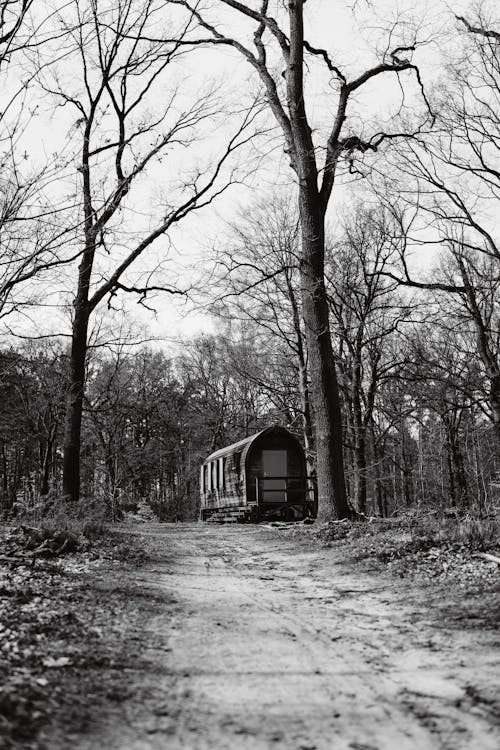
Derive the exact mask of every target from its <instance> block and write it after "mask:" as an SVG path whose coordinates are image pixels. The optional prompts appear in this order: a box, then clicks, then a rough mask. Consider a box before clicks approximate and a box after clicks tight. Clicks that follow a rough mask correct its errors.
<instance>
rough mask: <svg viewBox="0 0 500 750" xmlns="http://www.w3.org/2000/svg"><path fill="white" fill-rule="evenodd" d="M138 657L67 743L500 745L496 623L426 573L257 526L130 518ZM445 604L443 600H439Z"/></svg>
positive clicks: (85, 749) (127, 748) (328, 749)
mask: <svg viewBox="0 0 500 750" xmlns="http://www.w3.org/2000/svg"><path fill="white" fill-rule="evenodd" d="M126 530H127V532H128V533H130V532H131V531H133V532H134V533H137V534H141V535H143V536H144V539H145V544H146V546H147V547H148V548H149V550H150V552H151V554H152V559H153V562H152V563H150V564H149V565H147V566H146V567H144V568H141V569H140V570H139V571H137V573H136V574H135V580H133V581H131V582H130V583H131V585H133V586H135V587H138V588H139V589H141V590H144V591H150V592H154V594H155V596H157V597H158V596H160V597H164V601H165V604H164V606H162V607H160V614H159V615H157V616H154V617H153V618H152V619H151V620H150V621H149V622H147V623H145V625H144V628H143V629H141V631H140V632H138V633H137V634H136V635H137V640H138V642H140V643H141V645H142V648H143V658H144V659H145V660H146V663H147V664H149V669H148V670H145V671H144V674H142V675H141V674H140V673H138V672H137V671H135V672H133V673H131V674H130V675H127V674H126V673H125V674H124V680H130V682H131V683H133V690H132V693H131V695H132V697H131V698H130V699H129V700H127V701H125V702H124V703H122V704H120V705H117V706H116V708H115V709H114V711H113V712H112V713H110V712H109V711H106V712H103V713H102V715H101V716H99V715H98V714H96V721H95V722H94V724H93V726H92V729H91V733H89V734H87V735H86V736H84V737H74V738H72V741H71V747H72V748H76V750H94V749H95V750H97V749H99V750H101V748H106V750H154V749H156V748H158V749H159V748H168V749H172V750H177V749H180V748H182V749H183V750H208V749H210V750H225V749H226V748H227V749H228V750H229V748H231V750H239V749H240V748H241V749H242V750H246V749H247V748H248V749H249V750H250V749H252V750H253V749H257V748H277V749H279V748H283V749H285V748H286V750H333V748H335V750H343V749H344V748H350V749H353V750H406V749H408V750H409V749H410V748H411V749H412V750H414V749H415V750H416V749H417V748H418V750H428V749H429V750H431V749H433V748H440V749H441V748H443V749H448V748H449V749H450V750H452V749H453V750H460V749H461V748H464V750H465V748H467V750H469V749H470V748H474V750H498V748H500V718H499V716H500V713H499V709H500V686H499V675H500V648H499V647H500V636H499V632H498V630H495V629H490V630H485V629H484V628H482V629H478V628H473V627H472V628H471V627H470V626H467V627H463V626H462V625H460V619H459V618H453V617H451V618H450V617H449V607H447V606H445V604H447V603H446V602H444V601H443V602H435V601H433V599H432V596H431V593H432V591H431V589H430V588H429V587H427V588H426V587H421V586H420V587H416V586H413V585H412V584H409V583H408V582H407V581H401V582H400V581H398V580H397V579H394V578H391V577H390V576H385V575H380V574H377V575H376V574H375V573H373V572H372V573H370V572H369V571H363V569H362V567H361V566H359V565H358V566H356V565H354V564H352V563H349V562H346V561H343V560H342V559H339V553H338V552H336V551H335V549H318V548H316V549H313V550H311V549H310V545H308V544H307V543H306V542H305V541H297V540H296V539H294V538H290V537H289V536H284V535H283V534H282V533H281V532H280V531H277V530H276V529H271V528H265V527H258V526H230V527H228V526H226V527H218V526H216V527H214V526H207V525H202V524H184V525H167V524H164V525H159V524H157V525H153V524H150V525H147V526H136V527H131V526H127V527H126ZM447 613H448V614H447Z"/></svg>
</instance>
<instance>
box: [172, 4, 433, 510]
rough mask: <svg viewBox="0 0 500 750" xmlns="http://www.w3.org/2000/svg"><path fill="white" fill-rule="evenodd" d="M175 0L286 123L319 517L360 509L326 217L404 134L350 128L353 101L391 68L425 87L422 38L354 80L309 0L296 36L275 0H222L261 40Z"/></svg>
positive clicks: (297, 17)
mask: <svg viewBox="0 0 500 750" xmlns="http://www.w3.org/2000/svg"><path fill="white" fill-rule="evenodd" d="M172 2H173V3H174V4H176V5H178V6H182V7H184V8H186V9H187V10H188V12H189V14H190V18H194V19H196V20H197V22H198V26H199V28H200V29H202V30H204V32H209V36H208V37H206V36H205V37H203V38H199V39H193V38H191V39H189V40H186V43H191V44H197V45H205V46H206V45H210V44H214V45H225V46H229V47H232V48H233V49H235V50H236V51H237V52H238V53H239V54H241V55H242V56H243V57H244V58H245V60H246V61H247V62H248V63H249V64H250V65H251V66H252V68H253V69H254V71H255V72H256V73H257V75H258V76H259V78H260V81H261V83H262V85H263V87H264V91H265V96H266V101H267V105H268V107H269V109H270V111H271V113H272V115H273V116H274V118H275V120H276V122H277V124H278V126H279V128H280V129H281V133H282V138H283V143H284V150H285V153H286V154H287V156H288V158H289V159H290V164H291V167H292V169H293V171H294V173H295V176H296V178H297V189H298V205H299V217H300V230H301V252H300V260H299V267H300V283H301V296H302V310H303V317H304V325H305V332H306V340H307V349H308V353H309V367H310V377H311V388H312V404H313V413H314V425H315V435H316V448H317V456H318V465H317V470H318V495H319V508H320V510H319V516H320V518H329V517H330V516H332V515H336V516H338V517H339V518H343V517H346V516H348V515H349V513H350V510H349V506H348V503H347V497H346V489H345V478H344V465H343V458H342V420H341V410H340V400H339V390H338V383H337V372H336V368H335V358H334V353H333V349H332V342H331V337H330V325H329V314H328V303H327V296H326V290H325V278H324V259H325V215H326V211H327V208H328V205H329V202H330V198H331V195H332V190H333V186H334V183H335V180H336V175H337V170H338V168H339V165H340V164H341V163H342V160H344V159H346V160H347V162H348V163H350V164H351V165H352V164H353V162H354V155H355V154H356V153H358V154H362V153H365V152H367V151H371V152H374V151H376V150H377V149H378V148H379V147H380V146H381V144H382V143H383V142H384V141H385V140H386V139H387V138H389V137H394V136H395V135H396V132H394V133H391V134H386V133H381V132H376V133H374V134H373V135H372V136H369V137H364V135H361V136H360V135H358V134H356V133H355V126H353V127H350V126H349V112H348V105H349V104H350V103H352V101H353V99H354V98H355V96H356V95H357V94H358V93H359V92H360V91H361V90H362V89H363V87H364V86H365V85H366V84H368V82H370V81H372V80H373V79H376V78H378V77H379V76H381V75H384V74H386V73H389V74H392V75H394V76H395V77H397V78H398V79H399V76H400V74H401V73H403V72H405V71H408V72H410V73H412V74H414V75H415V76H416V78H417V81H418V82H419V84H420V76H419V72H418V68H417V67H416V65H415V64H414V63H413V62H412V60H411V55H412V52H413V51H414V50H415V48H416V46H417V44H418V42H417V40H416V38H412V40H411V41H409V42H405V41H403V42H402V43H401V44H399V45H397V46H396V47H395V48H393V49H391V50H389V49H388V51H387V52H386V54H385V55H384V58H383V59H382V61H380V62H378V63H377V64H375V65H374V66H373V67H371V68H368V69H366V70H365V71H363V72H362V73H361V74H360V75H358V76H356V77H354V78H352V79H348V77H347V75H346V74H344V73H343V72H342V70H341V67H340V66H339V65H338V64H336V63H335V62H334V61H333V60H332V59H331V57H330V56H329V54H328V52H327V51H326V50H324V49H319V48H316V47H315V46H313V45H312V44H311V43H310V42H309V41H308V40H307V39H306V38H305V36H304V5H305V2H304V0H290V2H288V3H287V4H286V9H285V10H284V11H283V12H284V14H285V17H286V20H287V23H288V29H289V30H288V33H287V32H286V31H285V30H284V29H283V26H282V25H280V22H279V21H278V20H276V19H275V18H274V17H272V16H271V15H270V14H269V0H261V1H260V2H259V3H254V4H252V6H250V5H248V4H244V3H241V2H239V1H238V0H219V2H218V4H217V7H218V8H223V9H225V10H230V11H232V12H234V13H236V14H237V15H238V16H239V17H240V18H241V17H243V18H244V19H245V20H246V21H248V22H249V24H252V29H253V47H250V46H248V44H247V43H244V42H241V41H239V39H237V38H235V37H234V36H232V35H231V34H230V33H228V34H225V33H224V32H223V31H220V30H219V29H218V28H217V26H216V22H215V21H212V22H211V21H210V20H209V15H208V13H207V14H204V13H203V12H202V11H201V10H199V6H198V5H196V6H193V5H190V3H189V2H187V0H172ZM233 18H234V16H233ZM278 55H279V58H280V60H281V65H282V66H283V68H284V70H283V79H284V84H283V83H282V80H283V79H281V78H280V77H279V75H276V73H275V72H274V71H275V60H276V57H277V56H278ZM306 57H307V58H308V60H307V61H306ZM310 60H314V62H315V63H316V62H321V63H323V64H324V66H325V70H326V72H327V73H328V75H329V76H330V84H331V89H332V90H333V91H334V92H335V103H334V104H333V105H331V106H332V110H331V111H333V115H332V117H331V120H330V125H329V128H328V132H327V134H326V135H325V140H324V142H323V143H318V142H317V141H316V140H315V136H314V135H313V132H314V131H313V124H312V121H311V120H310V118H309V116H308V113H307V109H306V100H307V98H308V97H307V90H306V86H305V69H306V66H307V64H308V62H309V61H310ZM424 98H425V97H424ZM323 155H324V156H323ZM321 159H322V163H320V160H321Z"/></svg>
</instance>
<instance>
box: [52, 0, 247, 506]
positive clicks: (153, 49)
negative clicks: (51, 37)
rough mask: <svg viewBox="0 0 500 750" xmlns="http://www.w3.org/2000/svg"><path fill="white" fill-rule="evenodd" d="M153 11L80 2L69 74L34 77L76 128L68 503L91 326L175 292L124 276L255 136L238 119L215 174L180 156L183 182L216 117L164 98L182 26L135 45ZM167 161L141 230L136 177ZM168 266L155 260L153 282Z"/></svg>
mask: <svg viewBox="0 0 500 750" xmlns="http://www.w3.org/2000/svg"><path fill="white" fill-rule="evenodd" d="M160 7H161V8H162V7H163V5H162V4H161V3H160V4H158V3H155V0H148V1H147V2H146V3H139V2H137V0H125V2H123V3H120V4H118V5H115V4H113V3H106V2H105V0H97V1H96V2H92V3H91V4H89V5H88V6H86V5H82V4H81V3H80V2H78V1H77V0H75V1H74V2H72V3H71V4H70V6H69V9H68V10H67V11H66V15H64V16H62V15H61V16H60V17H59V18H58V19H57V20H58V23H60V24H62V25H63V26H64V28H65V30H66V49H65V63H64V66H65V67H64V70H62V69H59V70H57V71H55V72H51V73H50V75H45V73H44V75H43V76H42V77H41V82H42V85H43V88H44V90H45V92H46V93H49V94H51V95H53V96H54V97H55V98H56V100H57V102H58V104H59V105H60V106H61V107H67V108H71V109H72V111H73V113H74V114H75V115H76V116H77V118H78V119H77V121H76V122H75V123H74V124H73V126H72V128H71V143H72V144H74V148H75V157H74V158H75V162H74V170H75V171H74V173H73V179H75V180H76V181H77V188H76V195H75V201H76V204H77V206H78V210H79V222H80V223H79V232H78V236H77V238H76V253H77V254H78V255H79V257H80V264H79V267H78V280H77V284H76V292H75V297H74V302H73V308H74V314H73V320H72V342H71V353H70V375H69V380H70V385H69V390H68V399H67V408H66V418H65V437H64V459H63V463H64V468H63V493H64V495H65V496H67V497H68V498H69V500H70V501H72V502H76V501H77V500H78V498H79V491H80V438H81V428H82V407H83V399H84V391H85V367H86V357H87V349H88V336H89V321H90V319H91V316H92V315H93V313H94V311H95V310H96V308H97V307H98V306H99V305H100V304H101V303H102V302H103V301H104V300H105V299H107V300H108V305H112V304H113V300H114V298H115V297H116V296H117V294H119V293H120V292H131V293H136V294H137V295H138V296H139V299H140V300H141V301H143V302H144V300H145V298H146V296H147V295H148V294H150V293H152V292H157V293H159V292H162V291H163V292H166V293H170V294H178V293H181V290H179V289H177V288H176V287H175V285H173V284H172V283H169V282H168V281H164V280H163V279H162V274H161V273H160V272H158V273H152V272H151V271H145V270H144V268H143V269H140V270H138V271H137V272H136V276H135V278H131V276H130V268H131V266H132V264H136V265H137V261H138V259H139V258H140V257H141V256H142V255H143V254H144V253H145V251H146V249H148V250H149V251H150V252H152V248H153V246H154V245H155V243H156V241H157V240H158V239H159V238H161V237H162V236H164V235H165V234H166V233H167V232H168V231H169V230H170V229H171V228H172V227H173V226H174V225H175V224H177V223H178V222H180V221H181V220H182V219H183V218H184V217H185V216H186V215H188V214H189V213H190V212H192V211H194V210H199V209H200V208H201V207H203V206H206V205H208V204H209V203H211V201H212V200H214V198H215V197H216V196H217V195H219V194H220V193H221V192H223V191H224V190H225V189H226V188H227V187H228V186H229V185H230V184H231V182H232V180H233V175H232V173H231V171H226V170H225V167H224V165H225V163H226V162H227V161H228V160H229V157H230V156H231V155H232V154H233V152H234V151H235V150H236V149H238V148H239V147H240V146H241V145H242V144H244V143H245V142H246V140H247V138H249V137H250V136H249V134H248V133H247V131H249V130H250V129H251V127H252V123H253V121H254V117H255V113H254V112H250V113H247V114H246V115H245V116H244V117H243V119H242V120H241V119H240V124H239V125H238V127H237V128H236V132H235V134H234V135H233V136H232V137H230V138H228V140H227V142H226V144H225V145H224V147H223V148H222V149H220V148H219V156H218V157H216V158H215V159H214V160H213V161H212V163H211V165H209V166H207V167H206V168H205V169H203V168H200V166H197V165H196V164H194V162H193V161H191V163H190V161H189V159H188V158H187V157H186V156H185V155H183V159H184V162H185V163H186V162H187V163H188V164H189V167H191V171H190V173H189V174H186V173H184V175H182V176H180V175H179V174H178V171H177V170H178V168H179V167H178V165H179V158H180V153H179V152H183V151H185V150H186V149H187V148H188V147H189V146H190V145H192V144H195V145H197V144H199V139H200V138H201V136H202V134H201V128H202V126H203V125H206V126H208V125H209V123H212V125H213V124H214V122H215V118H216V117H217V115H218V114H219V113H218V104H217V102H215V101H214V100H213V96H212V92H205V93H204V94H203V95H202V96H199V97H198V98H197V99H196V100H195V101H194V102H189V101H188V102H186V97H181V95H180V93H178V91H177V87H178V82H177V81H176V80H172V82H171V84H170V85H171V90H170V93H168V94H166V93H165V88H164V86H165V85H166V83H168V79H167V73H168V70H169V66H171V65H173V63H174V61H176V60H177V57H178V56H179V55H181V54H183V53H184V51H185V50H184V49H183V48H182V45H181V42H182V38H183V35H184V33H185V32H186V28H183V27H182V25H180V26H179V28H178V34H177V35H176V36H175V38H174V40H173V41H172V43H170V44H169V45H167V46H166V45H164V44H162V45H160V44H158V43H152V42H147V41H145V40H143V39H141V34H145V33H147V31H148V30H150V29H151V28H152V27H153V26H154V25H155V24H156V22H157V20H156V19H157V14H158V13H159V11H160ZM173 24H174V22H173V21H172V25H173ZM172 78H173V74H172ZM181 98H182V100H183V101H181ZM197 147H198V148H199V145H198V146H197ZM173 153H175V155H176V156H175V158H176V160H177V161H174V160H173V162H174V164H175V165H176V166H173V167H172V172H171V174H170V175H169V180H167V182H169V187H170V192H169V195H168V196H166V197H164V198H163V199H160V200H159V201H158V205H156V207H155V208H156V212H155V211H149V212H148V209H147V207H146V206H145V207H144V210H145V211H146V212H148V213H149V216H148V219H147V220H146V221H143V222H142V224H141V222H140V220H139V219H138V217H137V214H134V209H136V208H138V209H139V211H140V209H141V207H142V204H143V197H142V191H141V187H142V185H141V178H142V177H143V176H144V175H145V173H146V171H147V170H148V169H149V170H151V169H152V168H153V167H154V168H155V169H156V170H158V169H160V170H161V171H162V172H163V173H165V170H166V165H165V163H164V162H162V160H165V161H166V160H167V154H168V157H169V158H172V154H173ZM198 153H199V151H198ZM160 165H161V166H160ZM189 167H188V170H189ZM188 170H186V171H188ZM133 188H135V193H134V196H135V199H134V200H133V199H132V190H133ZM157 247H158V245H155V249H156V248H157ZM163 256H165V252H164V251H163ZM153 257H154V256H153ZM152 262H153V266H154V265H155V261H154V260H153V261H152ZM164 262H165V257H163V258H162V257H161V255H160V259H159V260H158V261H157V263H158V265H159V266H160V268H159V271H161V269H162V265H163V264H164ZM141 270H142V274H141ZM157 271H158V269H157ZM127 274H128V275H127ZM144 278H145V280H143V279H144Z"/></svg>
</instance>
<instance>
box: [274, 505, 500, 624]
mask: <svg viewBox="0 0 500 750" xmlns="http://www.w3.org/2000/svg"><path fill="white" fill-rule="evenodd" d="M285 533H289V534H290V535H292V536H295V535H297V536H300V537H308V538H310V539H311V540H312V541H313V543H314V544H320V545H324V546H325V547H334V548H336V549H337V550H338V551H341V550H342V552H343V555H344V557H345V560H346V561H350V562H354V563H356V564H358V565H360V566H361V567H363V568H364V569H368V570H371V571H381V572H389V573H391V574H392V575H394V576H396V577H398V578H402V579H407V580H408V582H409V585H410V588H409V596H411V594H410V592H411V583H412V582H413V581H414V582H415V583H416V584H424V585H428V586H429V604H430V603H431V600H433V599H435V601H436V602H438V601H439V602H440V610H441V611H442V610H443V606H444V601H445V599H446V601H447V603H448V605H447V610H448V616H449V619H450V621H456V622H457V624H458V623H459V624H460V625H461V626H464V625H466V626H469V627H481V626H485V627H493V628H497V627H500V565H498V564H496V563H495V562H491V561H488V560H485V559H482V558H481V557H479V556H478V553H482V552H487V553H490V554H493V555H494V556H497V557H499V558H500V521H499V519H498V518H497V517H495V518H489V519H486V520H483V521H478V520H476V519H472V518H470V517H468V516H466V517H464V518H451V519H450V518H444V519H443V518H436V517H435V516H434V515H432V514H430V515H428V516H423V517H414V516H408V517H404V518H399V519H392V520H389V519H386V520H384V519H374V520H373V522H372V523H366V522H350V521H343V522H338V521H337V522H332V523H326V524H314V525H312V526H303V525H297V526H296V527H288V529H286V530H285Z"/></svg>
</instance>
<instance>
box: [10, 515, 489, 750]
mask: <svg viewBox="0 0 500 750" xmlns="http://www.w3.org/2000/svg"><path fill="white" fill-rule="evenodd" d="M138 526H139V527H140V528H141V529H143V530H144V536H142V537H141V534H142V532H141V534H139V533H137V529H136V533H135V535H134V537H127V536H126V535H125V532H126V531H127V529H126V527H124V528H122V529H121V532H120V534H116V536H114V535H110V536H109V537H108V538H106V539H104V540H102V541H100V542H99V543H96V544H94V545H93V546H92V547H91V548H86V549H85V548H84V549H85V551H80V552H76V553H72V554H65V555H63V556H61V557H57V558H53V559H37V560H36V562H35V565H34V567H32V566H31V562H30V559H29V557H27V558H26V561H25V564H18V563H19V560H18V559H15V560H14V561H13V562H12V561H10V562H9V561H8V560H7V561H1V560H0V750H14V748H15V749H16V750H28V749H29V750H49V748H51V750H52V748H53V747H54V744H53V743H54V737H56V738H57V736H58V728H60V733H61V742H60V743H59V744H58V745H57V746H58V747H64V748H66V747H67V746H68V742H72V739H71V738H72V736H74V737H75V738H77V737H78V736H80V735H81V734H82V733H84V732H85V730H86V729H87V728H88V727H89V726H90V725H92V721H93V719H94V718H95V715H96V711H99V712H101V713H102V714H106V713H109V711H108V709H109V708H112V707H113V706H116V705H117V704H120V703H123V702H126V701H131V702H132V703H133V702H134V690H135V689H136V687H134V686H137V685H138V684H140V682H141V679H142V678H143V677H144V675H146V673H147V671H148V670H149V671H151V663H150V662H148V661H147V659H146V657H145V655H144V648H145V643H144V642H143V641H144V639H143V638H142V634H143V633H144V626H145V623H147V622H150V621H151V618H153V617H154V615H157V614H159V613H160V612H161V613H162V622H167V621H168V617H169V616H170V615H169V613H170V614H171V610H172V606H171V604H172V601H173V599H171V598H170V599H168V601H167V599H165V597H166V596H167V594H166V593H165V594H160V593H159V591H160V589H158V590H156V593H155V589H154V587H153V588H151V587H148V586H147V585H146V583H145V581H143V580H142V577H141V575H142V573H141V574H140V575H139V576H137V575H136V574H134V569H135V568H137V567H138V566H140V565H141V564H142V563H143V562H145V555H144V552H143V548H146V549H147V550H148V553H149V554H153V552H154V550H155V549H156V547H155V546H154V545H155V544H160V543H161V550H160V548H158V551H157V552H158V555H156V554H154V555H153V558H152V559H156V556H158V559H160V558H161V560H163V563H166V561H167V562H168V560H167V558H168V545H167V546H165V543H164V539H163V537H162V536H161V535H160V536H159V537H158V539H159V540H160V541H158V540H156V537H154V536H151V535H150V536H148V534H149V532H150V531H151V529H150V526H151V524H139V525H138ZM160 526H161V525H160ZM195 527H196V529H198V526H196V525H194V526H193V528H195ZM496 528H497V527H496V526H495V525H494V524H492V525H491V528H490V527H489V526H488V525H487V524H484V523H483V524H482V525H480V526H477V528H476V527H475V526H474V525H473V524H472V525H471V523H470V522H469V521H468V520H467V519H465V521H462V520H459V521H453V523H452V524H449V523H448V522H446V523H445V524H443V523H441V522H440V523H437V522H436V520H435V519H432V518H431V519H429V520H428V522H426V523H422V522H421V521H420V520H419V521H418V522H415V521H414V520H413V519H401V520H399V521H394V522H378V521H377V522H373V523H368V524H367V523H352V522H342V523H338V522H337V523H332V524H314V525H312V526H303V525H293V526H289V525H284V526H281V525H279V526H278V527H277V528H276V534H277V536H278V537H280V536H281V535H283V536H288V537H291V538H293V537H297V541H299V540H300V543H301V544H300V548H302V547H303V545H304V543H305V545H306V547H307V548H310V549H312V548H318V549H319V548H325V552H328V551H329V548H333V549H332V550H331V551H332V553H335V557H336V559H339V557H340V559H342V560H344V561H345V562H346V563H348V567H349V568H350V569H351V570H354V571H356V569H357V570H359V571H360V572H361V571H363V570H365V571H366V570H368V571H369V572H370V573H377V572H378V571H380V572H381V573H382V574H384V573H386V572H390V573H391V574H393V575H394V576H395V577H396V578H397V579H398V580H399V581H401V579H403V580H405V581H406V580H407V581H408V588H407V600H408V603H411V600H412V592H413V590H414V591H416V592H418V591H422V590H423V589H425V591H426V592H427V593H426V597H425V601H426V607H428V608H429V612H431V610H432V617H434V618H435V619H436V618H437V619H440V620H441V621H442V622H443V623H445V624H446V627H447V628H451V629H454V628H457V629H461V630H463V629H464V628H465V629H467V630H468V629H470V628H484V629H489V630H490V631H491V630H493V631H494V632H496V629H497V628H498V626H499V624H500V566H498V565H496V564H495V563H492V562H487V561H485V560H483V559H481V558H477V557H475V556H474V555H476V554H477V553H478V552H479V551H488V552H491V553H493V554H496V555H499V556H500V543H499V540H498V538H497V536H496ZM199 529H200V533H201V532H202V531H203V532H204V531H205V530H204V528H202V527H199ZM179 531H180V532H182V525H181V526H180V527H179ZM216 531H217V530H214V531H213V533H214V534H215V535H216V537H217V538H218V535H217V534H216ZM127 533H128V532H127ZM151 533H152V532H151ZM170 533H171V534H173V535H174V536H175V534H177V530H176V529H174V530H171V532H170ZM193 533H194V532H193ZM220 536H221V542H220V543H221V545H223V546H224V544H225V542H224V533H223V532H222V530H221V534H220ZM245 538H246V537H245ZM266 538H267V537H266ZM19 539H20V537H19V535H18V536H15V535H14V536H12V534H11V533H9V530H8V529H5V528H4V529H2V528H1V527H0V549H1V555H3V556H6V557H11V558H19V556H20V555H23V554H25V552H26V551H25V550H24V551H23V549H20V548H19V543H20V542H19ZM297 549H299V546H298V548H297ZM152 550H153V552H152ZM160 551H161V554H160ZM207 559H209V558H207ZM210 559H211V558H210ZM224 559H225V558H224ZM208 570H209V568H208V567H207V574H208ZM153 572H154V571H153ZM131 573H132V575H131ZM134 579H136V580H135V584H134V585H132V583H131V581H132V582H133V581H134ZM413 582H414V583H415V587H413V585H412V584H413ZM169 596H170V595H169ZM167 598H168V597H167ZM432 600H434V602H435V603H438V606H432ZM166 604H167V605H168V606H166ZM418 606H420V607H422V603H421V602H420V603H419V604H418ZM426 616H427V615H426ZM429 616H431V615H430V614H429ZM165 618H166V619H165ZM167 629H168V628H167ZM146 645H147V644H146ZM135 700H136V702H137V698H136V699H135ZM141 705H144V701H143V700H142V698H141ZM48 737H50V740H49V739H47V738H48Z"/></svg>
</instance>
